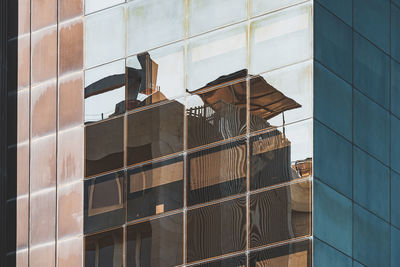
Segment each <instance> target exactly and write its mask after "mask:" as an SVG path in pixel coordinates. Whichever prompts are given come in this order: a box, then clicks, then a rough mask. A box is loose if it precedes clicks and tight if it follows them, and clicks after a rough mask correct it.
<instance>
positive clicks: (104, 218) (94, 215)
mask: <svg viewBox="0 0 400 267" xmlns="http://www.w3.org/2000/svg"><path fill="white" fill-rule="evenodd" d="M84 196H85V206H84V208H85V216H84V220H85V221H84V225H85V233H91V232H95V231H98V230H102V229H105V228H109V227H112V226H117V225H122V224H123V223H124V222H125V174H124V172H116V173H111V174H107V175H104V176H101V177H97V178H94V179H90V180H86V181H85V192H84Z"/></svg>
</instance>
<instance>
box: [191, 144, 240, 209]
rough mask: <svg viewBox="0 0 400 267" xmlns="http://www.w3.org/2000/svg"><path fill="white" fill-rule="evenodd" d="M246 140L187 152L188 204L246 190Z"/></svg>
mask: <svg viewBox="0 0 400 267" xmlns="http://www.w3.org/2000/svg"><path fill="white" fill-rule="evenodd" d="M246 154H247V150H246V141H244V140H242V141H237V142H233V143H229V144H224V145H221V146H218V147H213V148H209V149H207V150H202V151H198V152H195V153H192V154H189V155H188V161H187V174H188V175H187V177H188V189H187V190H188V191H187V192H188V205H193V204H198V203H203V202H207V201H211V200H215V199H218V198H222V197H227V196H230V195H233V194H238V193H242V192H245V191H246V169H247V164H246V163H247V162H246V158H247V157H246Z"/></svg>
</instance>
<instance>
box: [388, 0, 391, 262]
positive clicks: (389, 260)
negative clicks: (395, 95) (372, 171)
mask: <svg viewBox="0 0 400 267" xmlns="http://www.w3.org/2000/svg"><path fill="white" fill-rule="evenodd" d="M391 3H392V1H391V0H390V1H389V54H390V57H389V60H390V59H391V57H392V5H391ZM389 68H390V69H389V93H388V94H389V151H388V152H389V162H388V164H389V166H390V168H389V240H388V242H389V244H388V245H389V251H388V253H389V259H388V262H389V266H391V265H392V260H391V254H392V229H391V224H392V116H391V114H392V62H391V60H390V61H389Z"/></svg>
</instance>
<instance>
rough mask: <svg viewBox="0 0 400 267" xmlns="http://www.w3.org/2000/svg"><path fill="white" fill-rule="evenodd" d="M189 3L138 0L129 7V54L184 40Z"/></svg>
mask: <svg viewBox="0 0 400 267" xmlns="http://www.w3.org/2000/svg"><path fill="white" fill-rule="evenodd" d="M184 5H185V1H182V0H168V1H158V0H135V1H132V2H130V3H129V4H128V11H127V13H128V15H127V16H128V19H127V54H128V55H134V54H137V53H141V52H144V51H146V50H149V49H151V48H154V47H157V46H160V45H163V44H166V43H169V42H173V41H177V40H179V39H183V37H184V28H185V24H184V17H185V14H184V11H185V6H184Z"/></svg>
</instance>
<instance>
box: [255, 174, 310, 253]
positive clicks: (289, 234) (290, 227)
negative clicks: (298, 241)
mask: <svg viewBox="0 0 400 267" xmlns="http://www.w3.org/2000/svg"><path fill="white" fill-rule="evenodd" d="M310 234H311V181H306V182H301V183H296V184H292V185H289V186H284V187H279V188H276V189H272V190H268V191H265V192H261V193H257V194H254V195H251V196H250V247H251V248H254V247H259V246H263V245H267V244H273V243H276V242H281V241H287V240H290V239H293V238H296V237H302V236H307V235H310Z"/></svg>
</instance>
